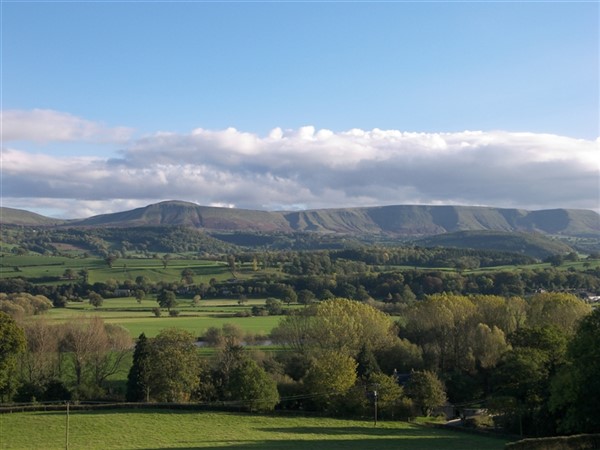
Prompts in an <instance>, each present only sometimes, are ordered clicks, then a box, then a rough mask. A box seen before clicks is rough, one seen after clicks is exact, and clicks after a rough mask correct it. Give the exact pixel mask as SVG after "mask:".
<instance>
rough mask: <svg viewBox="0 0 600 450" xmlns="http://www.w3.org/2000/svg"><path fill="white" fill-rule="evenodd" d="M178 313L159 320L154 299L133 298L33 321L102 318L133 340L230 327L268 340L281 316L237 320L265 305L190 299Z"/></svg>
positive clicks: (83, 305)
mask: <svg viewBox="0 0 600 450" xmlns="http://www.w3.org/2000/svg"><path fill="white" fill-rule="evenodd" d="M177 301H178V305H177V308H176V309H177V310H178V311H179V316H177V317H171V316H169V314H168V313H167V311H166V310H165V311H163V312H162V315H161V316H160V317H156V316H155V315H154V313H153V312H152V310H153V308H156V307H157V306H158V304H157V303H156V299H155V298H153V297H148V298H146V299H144V300H142V302H141V303H138V302H137V301H136V299H135V298H133V297H121V298H114V299H112V298H111V299H105V300H104V302H103V304H102V306H101V307H100V308H94V307H93V306H91V305H89V304H88V303H87V302H71V303H69V305H68V306H67V307H65V308H52V309H51V310H49V311H48V312H47V313H46V314H44V315H43V316H39V317H32V318H31V320H38V319H39V318H40V317H43V318H44V319H45V320H48V321H50V322H55V323H63V322H66V321H69V320H71V319H74V318H77V317H93V316H97V317H101V318H102V319H103V320H104V321H105V322H106V323H112V324H116V325H120V326H122V327H123V328H125V329H127V330H128V331H129V333H130V335H131V337H133V338H137V337H138V336H139V335H140V334H141V333H145V334H146V336H147V337H154V336H156V335H157V334H158V333H159V332H160V331H161V330H162V329H165V328H180V329H182V330H186V331H189V332H190V333H192V334H193V335H194V336H196V337H201V336H203V335H204V333H205V331H206V330H207V329H208V328H210V327H217V328H221V327H222V326H223V325H224V324H226V323H230V324H235V325H237V326H239V327H240V328H241V329H242V330H243V331H244V332H246V333H250V334H252V335H255V336H259V337H260V336H267V335H268V334H269V333H270V332H271V330H272V329H273V327H275V326H276V325H277V324H278V323H279V320H280V319H281V317H280V316H249V317H237V316H236V315H235V314H236V313H238V312H241V311H248V312H249V311H250V309H251V308H252V306H254V305H264V303H265V301H264V299H252V300H248V301H247V302H246V303H245V304H244V305H239V304H238V303H237V301H236V300H232V299H220V300H218V299H217V300H214V299H211V300H201V304H200V305H199V306H193V305H192V302H191V300H189V299H178V300H177Z"/></svg>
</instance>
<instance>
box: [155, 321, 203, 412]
mask: <svg viewBox="0 0 600 450" xmlns="http://www.w3.org/2000/svg"><path fill="white" fill-rule="evenodd" d="M194 342H195V339H194V336H193V335H192V334H191V333H189V332H187V331H184V330H179V329H176V328H168V329H165V330H162V331H161V332H160V333H159V334H158V335H157V336H156V337H155V338H154V339H152V340H151V343H150V355H151V358H150V360H151V365H150V377H149V379H150V396H151V398H153V399H155V400H158V401H164V402H185V401H189V400H190V398H191V396H192V393H193V392H194V391H195V390H196V389H197V387H198V385H199V381H200V380H199V377H198V374H199V371H200V370H199V364H200V360H199V359H198V352H197V349H196V345H195V343H194Z"/></svg>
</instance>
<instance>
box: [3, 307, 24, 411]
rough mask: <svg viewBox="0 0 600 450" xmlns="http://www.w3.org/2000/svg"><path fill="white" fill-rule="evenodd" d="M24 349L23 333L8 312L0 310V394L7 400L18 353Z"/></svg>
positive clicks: (11, 389)
mask: <svg viewBox="0 0 600 450" xmlns="http://www.w3.org/2000/svg"><path fill="white" fill-rule="evenodd" d="M24 351H25V333H24V332H23V329H22V328H21V327H19V326H18V325H17V323H16V322H15V320H14V319H13V318H12V317H10V316H9V315H8V314H6V313H4V312H1V311H0V396H1V397H2V399H3V400H5V401H6V400H9V399H10V395H11V393H12V391H13V389H14V388H15V386H14V385H13V383H11V381H12V380H14V378H15V377H14V376H12V375H14V370H15V368H16V365H17V360H18V357H19V355H20V354H22V353H23V352H24Z"/></svg>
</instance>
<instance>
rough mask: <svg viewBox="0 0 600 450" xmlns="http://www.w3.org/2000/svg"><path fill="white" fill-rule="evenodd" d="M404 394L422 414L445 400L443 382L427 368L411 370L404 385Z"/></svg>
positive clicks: (426, 414) (429, 411) (428, 413)
mask: <svg viewBox="0 0 600 450" xmlns="http://www.w3.org/2000/svg"><path fill="white" fill-rule="evenodd" d="M406 394H407V395H408V396H409V397H410V398H411V399H412V401H413V402H414V404H415V406H416V407H417V408H418V409H419V411H420V412H421V414H423V415H424V416H430V415H431V414H432V413H433V411H434V409H435V408H437V407H439V406H442V405H443V404H444V403H445V402H446V391H445V389H444V385H443V383H442V382H441V381H440V379H439V378H438V377H437V375H436V374H435V373H434V372H430V371H428V370H424V371H417V372H412V373H411V375H410V380H409V381H408V383H407V385H406Z"/></svg>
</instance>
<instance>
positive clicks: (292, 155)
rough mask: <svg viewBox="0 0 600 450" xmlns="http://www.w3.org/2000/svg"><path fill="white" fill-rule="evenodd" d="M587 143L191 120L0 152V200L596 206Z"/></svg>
mask: <svg viewBox="0 0 600 450" xmlns="http://www.w3.org/2000/svg"><path fill="white" fill-rule="evenodd" d="M84 134H85V133H84ZM32 139H33V138H32ZM598 145H599V142H597V141H586V140H581V139H572V138H568V137H563V136H554V135H547V134H533V133H510V132H505V131H492V132H484V131H464V132H458V133H406V132H401V131H398V130H380V129H373V130H359V129H353V130H349V131H346V132H333V131H331V130H317V129H316V128H315V127H311V126H307V127H302V128H300V129H298V130H282V129H280V128H275V129H274V130H272V131H271V132H270V133H269V134H268V136H266V137H260V136H258V135H255V134H252V133H245V132H241V131H238V130H236V129H234V128H229V129H226V130H220V131H214V130H204V129H201V128H198V129H195V130H193V131H192V132H191V133H190V134H185V135H183V134H175V133H157V134H155V135H152V136H147V137H145V138H142V139H138V140H137V141H134V142H132V143H131V144H130V145H129V146H128V147H127V148H125V149H124V150H122V151H121V158H120V159H103V158H99V157H95V158H90V157H68V158H67V157H63V158H59V157H54V156H50V155H44V154H35V155H34V154H30V153H27V152H24V151H19V150H16V149H5V150H4V152H3V169H2V170H3V196H4V203H5V206H11V205H9V204H6V203H7V202H9V203H10V202H13V204H14V203H15V202H16V200H14V201H13V200H11V199H19V201H18V203H19V205H21V207H23V203H24V200H23V199H27V198H29V199H31V200H30V202H31V204H32V205H34V204H35V202H40V201H41V199H44V201H46V202H48V204H49V203H52V202H55V204H56V205H60V206H57V208H62V210H63V211H65V212H64V214H63V215H65V216H71V217H75V216H77V217H81V215H80V214H81V213H82V212H85V211H87V212H88V213H91V212H94V213H104V212H108V211H114V210H118V209H119V208H121V209H127V207H126V206H127V205H136V206H141V205H143V204H148V203H152V202H154V201H157V200H160V199H181V200H188V201H193V202H196V203H200V204H205V205H227V206H236V207H244V208H256V209H286V208H289V209H297V208H298V205H305V206H306V207H307V208H326V207H344V206H368V205H381V204H408V203H413V204H444V203H453V204H470V205H490V206H502V207H521V208H529V209H541V208H554V207H565V208H587V209H598V207H599V185H598V179H599V164H600V152H599V147H598ZM52 199H56V200H52ZM64 199H72V200H70V203H68V204H65V203H64ZM113 199H119V200H116V201H115V200H113ZM25 203H26V202H25ZM15 207H19V206H15ZM25 209H31V208H25ZM75 213H77V214H75ZM71 214H72V215H71Z"/></svg>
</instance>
